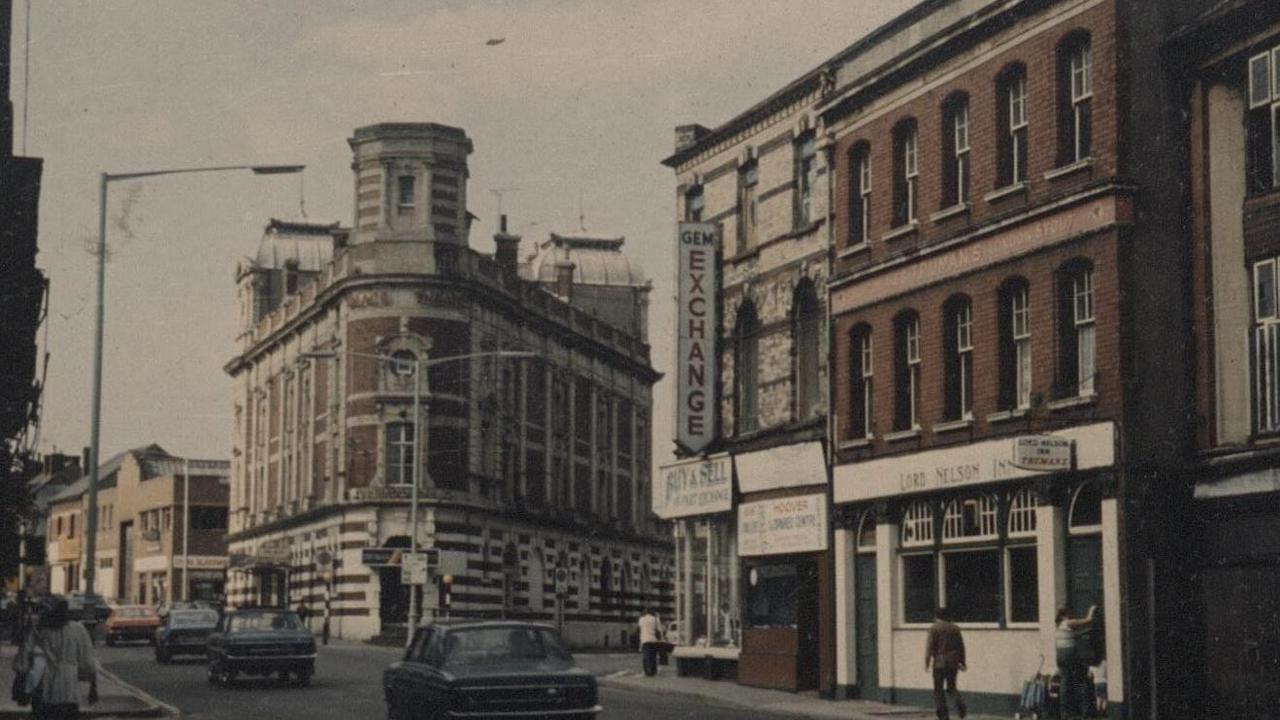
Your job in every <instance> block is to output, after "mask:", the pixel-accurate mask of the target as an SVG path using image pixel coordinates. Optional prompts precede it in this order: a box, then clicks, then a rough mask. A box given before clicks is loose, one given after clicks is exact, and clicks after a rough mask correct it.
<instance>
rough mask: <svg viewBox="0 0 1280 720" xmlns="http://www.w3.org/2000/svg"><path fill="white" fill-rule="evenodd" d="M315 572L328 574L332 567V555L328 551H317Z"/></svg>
mask: <svg viewBox="0 0 1280 720" xmlns="http://www.w3.org/2000/svg"><path fill="white" fill-rule="evenodd" d="M315 561H316V570H318V571H319V572H328V571H329V570H330V569H331V568H332V567H333V553H331V552H329V551H328V550H317V551H316V554H315Z"/></svg>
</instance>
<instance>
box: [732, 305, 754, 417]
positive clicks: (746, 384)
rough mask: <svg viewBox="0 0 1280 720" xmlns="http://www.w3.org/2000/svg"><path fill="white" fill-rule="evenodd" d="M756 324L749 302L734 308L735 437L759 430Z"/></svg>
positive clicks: (752, 306)
mask: <svg viewBox="0 0 1280 720" xmlns="http://www.w3.org/2000/svg"><path fill="white" fill-rule="evenodd" d="M759 334H760V320H759V318H758V317H757V315H756V308H755V305H754V304H752V302H751V301H750V300H747V301H745V302H743V303H742V306H741V307H739V308H738V317H737V322H736V323H735V324H734V365H735V369H734V370H735V371H734V408H735V410H736V412H737V416H736V418H735V419H736V423H735V424H736V426H737V431H738V432H739V433H744V432H751V431H752V430H755V429H756V428H757V427H758V426H759V420H760V418H759V413H758V405H757V401H758V399H757V397H756V392H757V389H758V388H757V384H756V383H757V377H758V364H759V361H760V358H759V341H760V338H759Z"/></svg>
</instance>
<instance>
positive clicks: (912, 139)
mask: <svg viewBox="0 0 1280 720" xmlns="http://www.w3.org/2000/svg"><path fill="white" fill-rule="evenodd" d="M917 140H918V138H917V135H916V121H915V120H911V119H908V120H903V121H901V122H899V123H898V124H897V125H896V126H895V127H894V129H893V226H894V227H901V226H903V225H906V224H908V223H912V222H915V220H916V182H917V180H918V179H919V174H920V173H919V162H918V156H917Z"/></svg>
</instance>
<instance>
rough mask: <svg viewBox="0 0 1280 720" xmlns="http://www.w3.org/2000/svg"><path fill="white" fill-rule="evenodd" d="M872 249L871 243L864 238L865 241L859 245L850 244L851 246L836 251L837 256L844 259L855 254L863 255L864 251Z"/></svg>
mask: <svg viewBox="0 0 1280 720" xmlns="http://www.w3.org/2000/svg"><path fill="white" fill-rule="evenodd" d="M870 250H871V245H870V244H869V243H867V242H866V241H865V240H864V241H863V242H860V243H858V244H857V245H850V246H849V247H847V248H845V249H843V250H841V251H840V252H838V253H836V258H837V259H839V260H844V259H846V258H851V257H853V256H854V255H861V254H862V253H864V252H869V251H870Z"/></svg>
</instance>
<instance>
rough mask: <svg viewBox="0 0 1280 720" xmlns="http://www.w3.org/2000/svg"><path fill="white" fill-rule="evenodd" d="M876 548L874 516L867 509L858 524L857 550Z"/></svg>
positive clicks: (869, 550)
mask: <svg viewBox="0 0 1280 720" xmlns="http://www.w3.org/2000/svg"><path fill="white" fill-rule="evenodd" d="M875 549H876V516H875V512H874V511H872V510H868V511H867V512H865V513H863V514H862V522H861V523H860V524H859V525H858V551H859V552H871V551H874V550H875Z"/></svg>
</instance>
